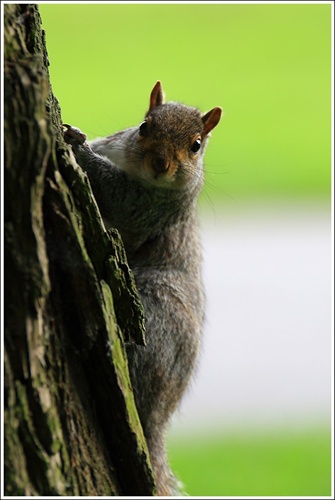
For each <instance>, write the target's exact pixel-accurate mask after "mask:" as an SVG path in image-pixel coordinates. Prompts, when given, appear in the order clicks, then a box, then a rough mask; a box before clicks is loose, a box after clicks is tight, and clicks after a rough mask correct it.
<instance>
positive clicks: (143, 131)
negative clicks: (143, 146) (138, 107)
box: [139, 120, 148, 136]
mask: <svg viewBox="0 0 335 500" xmlns="http://www.w3.org/2000/svg"><path fill="white" fill-rule="evenodd" d="M147 131H148V123H147V121H146V120H145V121H144V122H142V123H141V125H140V128H139V134H140V135H142V136H144V135H146V133H147Z"/></svg>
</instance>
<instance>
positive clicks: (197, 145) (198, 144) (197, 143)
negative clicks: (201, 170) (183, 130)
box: [191, 139, 201, 153]
mask: <svg viewBox="0 0 335 500" xmlns="http://www.w3.org/2000/svg"><path fill="white" fill-rule="evenodd" d="M200 147H201V140H200V139H197V140H196V141H194V143H193V144H192V146H191V151H192V152H193V153H197V152H198V151H199V149H200Z"/></svg>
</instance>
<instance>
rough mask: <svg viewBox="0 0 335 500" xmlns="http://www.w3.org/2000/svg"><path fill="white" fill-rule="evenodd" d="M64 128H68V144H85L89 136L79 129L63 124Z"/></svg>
mask: <svg viewBox="0 0 335 500" xmlns="http://www.w3.org/2000/svg"><path fill="white" fill-rule="evenodd" d="M63 127H65V128H66V130H64V140H65V142H66V143H67V144H77V145H78V144H79V145H82V144H84V142H85V141H86V138H87V136H86V134H84V133H83V132H82V131H81V130H80V129H79V128H77V127H72V126H71V125H68V124H67V123H63Z"/></svg>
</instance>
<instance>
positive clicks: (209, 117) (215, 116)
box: [201, 107, 222, 137]
mask: <svg viewBox="0 0 335 500" xmlns="http://www.w3.org/2000/svg"><path fill="white" fill-rule="evenodd" d="M221 115H222V108H219V107H217V108H213V109H211V111H208V113H206V114H205V115H203V117H202V118H201V119H202V123H203V124H204V129H203V131H202V134H201V136H202V137H205V136H206V135H208V134H209V132H210V131H211V130H213V128H214V127H216V125H217V124H218V123H219V121H220V118H221Z"/></svg>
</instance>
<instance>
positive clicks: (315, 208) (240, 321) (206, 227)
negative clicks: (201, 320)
mask: <svg viewBox="0 0 335 500" xmlns="http://www.w3.org/2000/svg"><path fill="white" fill-rule="evenodd" d="M202 228H203V246H204V264H205V268H204V276H205V283H206V289H207V322H206V328H205V339H204V346H203V353H202V359H201V363H200V369H199V370H198V374H197V377H196V379H195V380H194V383H193V386H192V388H191V390H190V391H189V393H188V394H187V396H186V398H185V400H184V402H183V404H182V407H181V410H180V411H179V414H178V415H177V416H176V417H175V419H174V423H173V429H174V431H180V430H182V431H183V430H185V431H187V430H188V429H191V428H192V427H193V426H196V425H198V424H199V425H201V424H202V423H203V422H206V423H207V424H206V425H207V426H208V424H211V423H213V425H218V426H220V427H221V428H222V429H223V430H224V429H225V427H230V426H232V425H239V426H244V427H248V426H255V425H259V426H261V427H262V426H272V425H274V424H275V425H282V424H285V423H286V422H291V423H293V422H294V423H295V425H297V426H302V427H303V426H304V425H308V424H309V423H310V422H313V421H314V420H316V421H317V420H319V419H322V418H325V419H328V418H329V415H330V403H331V400H330V397H331V396H330V394H331V350H332V341H331V314H332V304H331V283H332V281H331V273H332V269H331V262H332V259H331V220H330V208H329V207H325V206H323V205H320V204H316V203H315V204H305V203H296V204H292V205H285V206H284V205H282V206H281V205H278V206H272V205H267V204H265V205H264V206H260V207H248V206H245V207H242V208H241V209H240V210H239V212H237V213H234V212H233V213H231V212H229V210H225V209H222V210H219V211H218V209H215V213H212V214H209V215H208V216H207V217H203V219H202Z"/></svg>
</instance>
